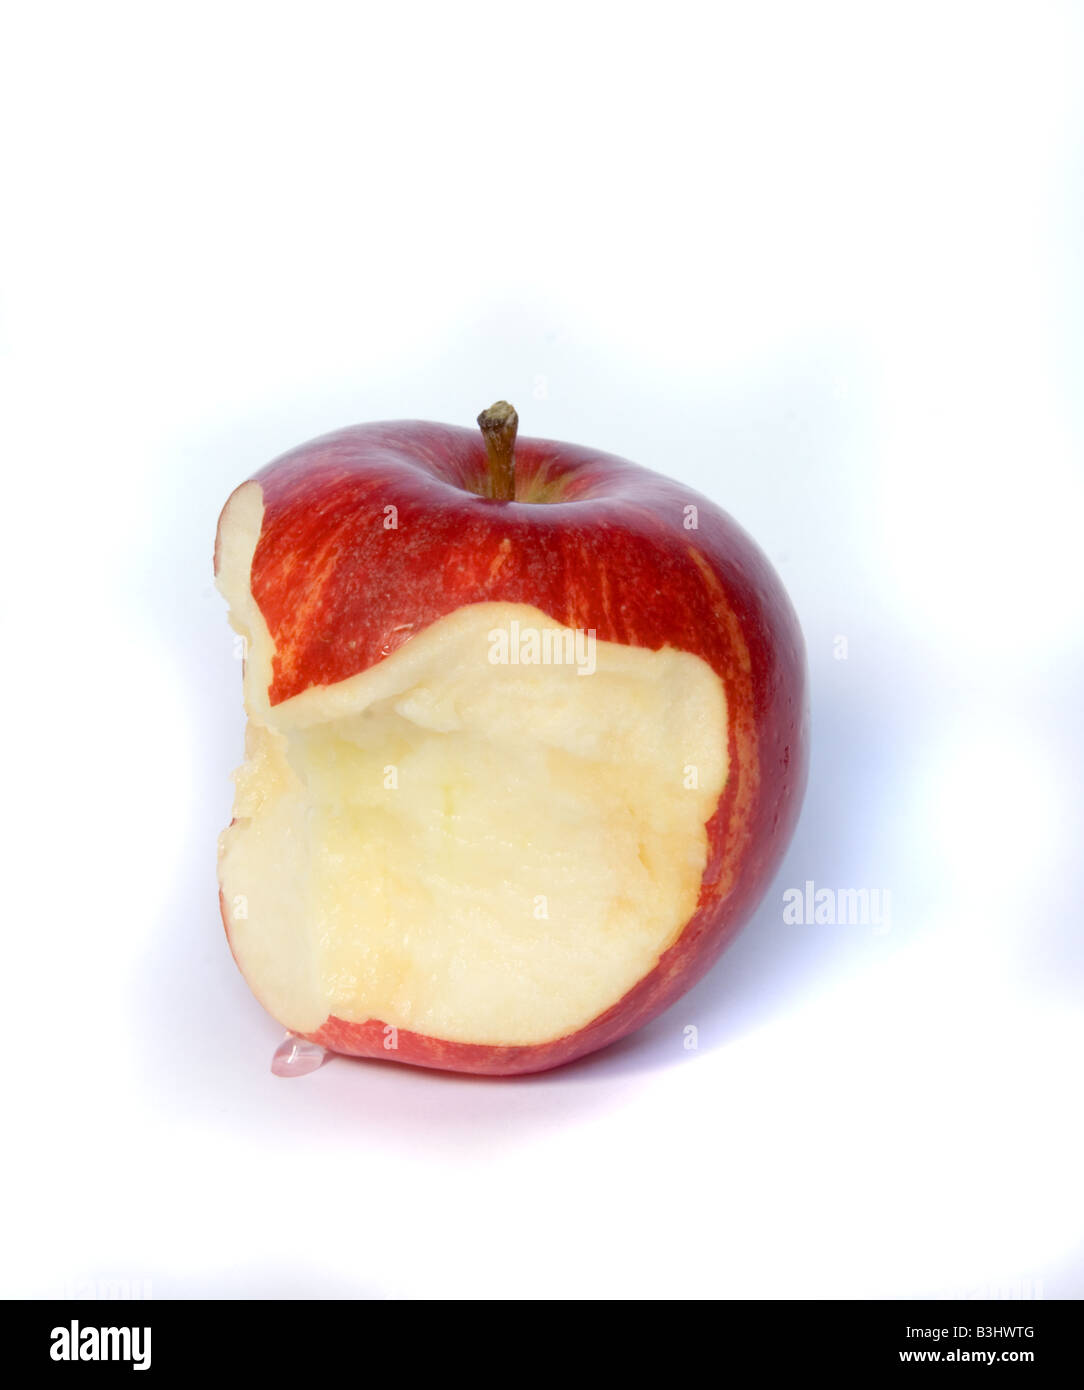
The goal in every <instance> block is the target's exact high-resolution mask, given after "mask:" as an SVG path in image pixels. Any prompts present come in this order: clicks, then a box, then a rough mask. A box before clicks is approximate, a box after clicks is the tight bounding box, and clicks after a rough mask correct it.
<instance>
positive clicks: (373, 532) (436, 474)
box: [215, 403, 807, 1075]
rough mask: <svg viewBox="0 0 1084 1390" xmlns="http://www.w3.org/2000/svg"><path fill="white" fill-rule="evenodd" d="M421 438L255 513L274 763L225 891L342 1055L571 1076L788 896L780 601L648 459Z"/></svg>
mask: <svg viewBox="0 0 1084 1390" xmlns="http://www.w3.org/2000/svg"><path fill="white" fill-rule="evenodd" d="M479 423H480V425H482V434H481V435H480V434H477V433H475V432H474V431H470V430H465V429H459V428H455V427H453V426H449V425H437V424H427V423H423V422H419V421H403V422H395V423H387V424H373V425H362V426H357V427H355V428H351V429H345V430H341V431H339V432H338V433H335V434H330V435H326V436H325V437H324V438H322V439H318V440H315V441H314V442H312V443H310V444H305V445H303V446H302V447H301V448H298V449H295V450H294V451H293V452H291V453H288V454H286V455H284V456H283V457H282V458H280V459H278V460H277V461H276V462H274V463H272V464H270V465H269V466H268V467H267V468H265V469H264V470H263V471H262V472H261V473H259V474H257V476H256V477H255V479H253V480H252V481H251V482H247V483H244V484H242V486H241V487H239V488H238V489H237V490H236V491H235V492H234V493H233V494H232V496H231V497H230V498H229V500H228V501H227V503H226V506H225V508H224V509H223V512H222V516H221V518H220V520H219V527H218V537H217V542H216V546H215V573H216V575H217V580H218V584H219V587H220V589H221V590H222V592H223V594H224V595H225V597H226V599H227V600H228V602H229V605H230V619H231V623H232V624H233V626H234V628H235V629H236V630H237V631H239V632H240V633H242V634H243V635H244V637H245V639H246V646H247V660H246V663H245V677H244V685H245V703H246V709H247V711H248V718H249V722H248V730H247V734H246V762H245V763H244V765H243V766H242V767H241V769H240V770H239V771H238V773H237V775H236V776H237V784H238V785H237V797H236V804H235V808H234V820H233V822H232V823H231V825H230V827H229V829H228V830H226V831H225V832H224V834H223V836H222V840H221V845H220V856H219V868H220V884H221V894H220V898H221V905H222V915H223V920H224V922H225V925H226V932H227V935H228V938H229V941H230V945H231V949H232V951H233V954H234V957H235V959H236V961H237V964H238V966H239V967H240V969H241V970H242V972H243V973H244V975H245V977H246V979H247V980H248V983H249V985H250V987H251V988H252V990H253V992H254V993H255V994H256V996H257V998H258V999H259V1000H260V1001H261V1002H262V1003H263V1005H264V1006H265V1008H266V1009H267V1010H268V1011H269V1012H270V1013H271V1014H272V1015H273V1016H274V1017H275V1018H277V1019H278V1020H279V1022H280V1023H282V1024H283V1025H284V1026H285V1027H286V1028H287V1029H289V1030H290V1031H292V1032H294V1033H295V1034H298V1035H299V1036H302V1037H305V1038H309V1039H312V1040H313V1041H315V1042H318V1043H321V1044H323V1045H324V1046H325V1047H327V1048H329V1049H331V1050H333V1051H336V1052H341V1053H347V1054H350V1055H354V1056H363V1057H382V1058H387V1059H390V1060H395V1061H400V1062H411V1063H415V1064H417V1065H421V1066H430V1067H442V1068H447V1069H450V1070H454V1071H464V1072H480V1073H488V1074H491V1075H511V1074H514V1073H520V1072H534V1071H542V1070H544V1069H546V1068H549V1067H555V1066H558V1065H560V1064H561V1063H564V1062H569V1061H571V1060H572V1059H573V1058H576V1057H581V1056H583V1055H584V1054H585V1053H588V1052H592V1051H594V1050H596V1049H598V1048H601V1047H605V1046H606V1045H607V1044H608V1043H611V1042H614V1041H615V1040H616V1039H618V1038H621V1037H623V1036H625V1035H626V1034H627V1033H630V1032H631V1031H632V1030H633V1029H635V1028H638V1027H640V1025H641V1024H643V1023H646V1022H647V1021H648V1020H649V1019H651V1018H653V1017H654V1016H655V1015H656V1014H658V1013H659V1012H660V1011H661V1010H663V1009H665V1008H666V1007H667V1006H668V1005H669V1004H671V1003H673V1001H674V1000H675V999H677V998H678V997H679V995H681V994H682V993H683V992H684V991H685V990H687V989H689V987H690V986H691V985H692V984H694V983H695V982H696V980H698V979H699V978H700V976H701V975H703V973H704V972H705V971H706V970H707V969H708V967H709V966H710V965H711V964H712V962H713V961H714V960H715V959H716V957H717V956H718V955H719V952H720V951H721V950H722V949H723V947H724V946H725V945H726V944H727V943H728V942H729V941H730V940H731V939H732V937H733V936H734V934H735V933H736V932H737V931H738V929H739V928H740V927H741V926H742V925H743V923H744V922H745V921H746V920H747V919H748V918H749V916H750V914H751V913H752V911H753V909H754V908H755V907H756V905H757V903H758V901H759V899H760V898H761V897H762V896H763V894H764V892H765V890H766V889H767V886H768V883H769V881H770V879H771V877H772V875H773V873H774V872H775V870H776V868H777V866H778V864H779V861H780V858H781V856H782V854H783V851H784V849H785V847H786V845H787V842H788V840H789V838H790V835H791V832H792V830H793V827H794V823H795V820H796V818H797V815H798V810H799V805H800V802H801V797H802V792H803V789H804V784H805V776H806V758H807V747H806V745H807V717H806V692H805V658H804V650H803V644H802V638H801V633H800V631H799V628H798V623H797V621H796V619H795V616H794V612H793V610H792V608H791V605H790V603H789V601H788V599H787V597H786V594H785V593H784V591H783V588H782V585H781V584H780V581H779V579H778V578H777V576H776V575H775V573H774V571H773V570H772V568H771V566H770V565H769V564H768V562H767V560H766V559H765V558H764V556H763V555H762V553H761V552H760V550H758V548H757V547H756V545H755V544H754V543H753V541H752V540H750V538H749V537H748V536H747V535H746V534H745V532H744V531H742V530H741V528H740V527H739V526H738V525H737V524H736V523H735V522H734V521H733V520H731V518H730V517H729V516H727V515H726V514H725V513H724V512H722V511H720V510H719V508H718V507H716V506H715V505H713V504H712V503H711V502H709V501H708V500H706V499H705V498H703V497H701V496H699V495H698V494H696V493H694V492H691V491H690V490H689V489H688V488H685V487H681V486H679V485H678V484H676V483H673V482H670V481H668V480H667V479H665V478H662V477H660V476H658V475H657V474H654V473H651V472H648V471H646V470H645V469H642V468H639V467H637V466H636V465H635V464H632V463H627V462H625V461H624V460H623V459H619V458H614V457H612V456H610V455H609V454H603V453H599V452H597V451H595V450H592V449H583V448H579V447H577V446H575V445H571V444H557V443H553V442H550V441H547V440H541V439H523V440H520V441H519V442H518V444H517V443H516V441H515V428H516V418H515V412H514V411H512V410H511V407H508V406H505V405H504V404H503V403H501V404H500V405H499V406H496V407H493V408H492V409H491V410H490V411H486V412H483V414H482V416H481V417H479Z"/></svg>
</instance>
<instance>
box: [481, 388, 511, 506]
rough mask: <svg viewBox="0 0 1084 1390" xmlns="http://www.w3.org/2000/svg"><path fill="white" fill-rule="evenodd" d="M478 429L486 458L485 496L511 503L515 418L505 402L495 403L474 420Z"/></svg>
mask: <svg viewBox="0 0 1084 1390" xmlns="http://www.w3.org/2000/svg"><path fill="white" fill-rule="evenodd" d="M478 428H479V429H480V430H481V431H482V438H483V439H484V440H485V442H486V454H487V455H488V457H489V472H488V475H487V478H486V482H487V488H486V492H485V496H487V497H491V498H493V500H494V501H496V502H514V501H515V497H516V431H517V430H518V429H519V416H518V415H517V414H516V412H515V408H514V407H513V406H510V405H509V404H508V402H507V401H497V402H496V404H494V405H491V406H490V407H489V409H488V410H483V411H482V413H481V415H479V416H478Z"/></svg>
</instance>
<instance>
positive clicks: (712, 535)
mask: <svg viewBox="0 0 1084 1390" xmlns="http://www.w3.org/2000/svg"><path fill="white" fill-rule="evenodd" d="M485 468H486V454H485V449H484V446H483V442H482V439H481V436H480V435H479V434H478V433H476V432H474V431H471V430H465V429H459V428H456V427H454V426H449V425H438V424H430V423H426V422H422V421H397V422H390V423H383V424H373V425H362V426H357V427H354V428H350V429H345V430H341V431H339V432H337V433H335V434H330V435H326V436H325V437H323V438H321V439H317V440H314V441H313V442H311V443H309V444H305V445H303V446H301V447H300V448H298V449H295V450H293V451H292V452H290V453H288V454H285V455H283V457H281V458H279V459H278V460H276V461H275V462H274V463H272V464H270V465H269V466H268V467H267V468H265V469H264V470H263V471H262V472H260V473H258V474H257V475H256V481H258V482H259V483H260V485H261V486H262V488H263V496H264V506H265V512H264V520H263V530H262V532H261V535H260V539H259V542H258V544H257V547H256V553H255V556H254V558H253V563H252V576H251V578H252V592H253V595H254V596H255V599H256V601H257V603H258V604H259V607H260V610H261V612H262V614H263V616H264V618H265V620H266V622H267V625H268V628H269V630H270V632H271V636H272V638H273V639H274V643H275V658H274V664H273V675H272V685H271V690H270V700H271V703H272V704H273V705H274V704H278V703H279V702H280V701H282V700H286V699H288V698H290V697H291V696H293V695H297V694H300V693H301V692H302V691H304V690H307V689H308V688H309V687H310V686H316V685H330V684H332V683H334V682H337V681H341V680H345V679H346V678H347V677H349V676H352V675H355V674H356V673H357V672H359V671H363V670H366V669H367V668H368V667H370V666H373V665H374V664H376V663H377V662H379V661H381V660H382V659H383V658H384V657H386V656H388V655H390V654H391V653H392V652H393V651H395V650H396V649H397V648H398V647H401V646H402V645H403V643H404V642H407V641H409V639H410V638H411V637H412V636H414V635H415V634H416V633H418V632H420V631H421V630H422V629H423V628H425V627H427V626H428V625H429V624H431V623H433V622H435V621H437V619H439V618H442V617H444V616H445V615H446V614H449V613H452V612H454V611H455V610H456V609H458V608H460V607H462V606H463V605H464V604H468V603H481V602H507V603H522V604H530V605H532V606H533V607H535V608H538V609H541V610H542V611H543V612H544V613H546V614H547V615H548V616H549V617H551V618H552V619H553V620H554V621H556V622H559V623H564V624H565V625H566V626H568V627H571V628H585V629H591V628H594V629H595V632H596V635H597V637H598V639H599V640H601V641H607V642H620V643H624V644H626V645H629V646H639V647H647V648H650V649H652V650H657V649H658V648H660V647H663V646H671V647H676V648H679V649H681V650H683V651H687V652H693V653H695V654H696V655H697V656H700V657H702V658H703V659H704V660H705V661H706V662H707V663H708V665H709V666H711V668H712V669H713V670H714V671H715V672H716V673H717V674H718V676H719V677H720V679H721V680H722V682H723V684H724V688H725V691H726V698H727V705H728V710H729V713H730V725H731V727H730V736H729V755H730V772H729V776H728V779H727V784H726V787H725V789H724V791H723V795H722V796H721V798H720V801H719V804H718V806H717V807H716V810H715V813H714V815H713V816H712V818H711V820H710V821H709V822H708V827H707V828H708V858H707V863H706V865H705V868H704V874H703V878H702V880H701V885H700V897H699V902H698V905H697V909H696V912H695V913H694V915H693V916H692V917H691V918H690V920H689V921H688V923H687V924H686V926H685V928H684V930H683V931H682V933H681V935H680V936H679V937H678V939H677V940H676V941H675V942H674V944H673V945H672V946H671V947H670V948H669V949H668V950H667V951H666V952H665V953H664V954H663V956H662V957H661V958H660V960H659V962H658V965H657V966H656V967H655V969H654V970H652V971H651V973H650V974H649V975H647V976H645V977H644V978H643V979H642V980H641V981H640V982H639V983H638V984H637V985H636V986H634V988H633V989H631V990H629V992H628V993H627V994H626V995H625V996H624V997H623V998H622V999H620V1000H619V1001H618V1002H617V1003H616V1004H614V1005H613V1007H611V1008H610V1009H608V1010H607V1011H606V1012H605V1013H603V1014H601V1015H599V1016H598V1017H597V1018H595V1019H594V1020H593V1021H592V1022H591V1023H589V1024H588V1025H587V1026H586V1027H584V1028H582V1029H579V1030H578V1031H577V1032H575V1033H569V1034H567V1035H566V1036H564V1037H559V1038H556V1039H553V1040H552V1041H549V1042H545V1043H539V1044H535V1045H531V1046H516V1047H502V1046H478V1045H474V1044H469V1043H462V1042H448V1041H442V1040H441V1039H439V1038H433V1037H427V1036H425V1035H423V1034H419V1033H411V1032H407V1031H406V1030H403V1029H400V1030H399V1031H398V1034H397V1036H396V1034H395V1033H394V1032H392V1030H390V1029H386V1028H385V1025H384V1023H383V1022H382V1021H381V1020H377V1019H370V1020H368V1021H367V1022H365V1023H349V1022H345V1021H344V1020H342V1019H339V1018H336V1017H334V1016H330V1017H329V1018H328V1019H327V1020H326V1021H325V1023H324V1024H323V1025H322V1027H321V1028H319V1029H318V1030H317V1031H316V1032H315V1033H312V1034H309V1035H308V1036H309V1037H310V1038H311V1040H312V1041H313V1042H317V1043H320V1044H322V1045H323V1046H324V1047H326V1048H329V1049H330V1050H332V1051H334V1052H339V1053H345V1054H347V1055H351V1056H357V1057H378V1058H384V1059H386V1060H391V1061H398V1062H408V1063H412V1064H414V1065H417V1066H425V1067H438V1068H442V1069H445V1070H450V1071H459V1072H474V1073H478V1074H484V1075H490V1076H512V1075H517V1074H522V1073H527V1072H538V1071H545V1070H547V1069H549V1068H552V1067H557V1066H560V1065H562V1064H563V1063H566V1062H571V1061H573V1060H574V1059H575V1058H577V1057H582V1056H584V1055H585V1054H586V1053H589V1052H594V1051H596V1050H598V1049H599V1048H602V1047H606V1046H607V1045H608V1044H609V1043H612V1042H615V1041H617V1039H619V1038H622V1037H624V1036H626V1035H627V1034H628V1033H631V1032H632V1031H633V1030H634V1029H636V1028H639V1027H641V1026H642V1025H643V1024H645V1023H647V1022H648V1021H649V1020H650V1019H652V1018H654V1017H655V1016H656V1015H657V1014H659V1013H661V1012H662V1010H663V1009H665V1008H667V1006H668V1005H670V1004H672V1003H673V1002H674V1000H676V999H677V998H678V997H679V996H680V995H682V994H684V993H685V992H686V991H687V990H688V989H689V988H691V986H692V985H693V984H695V983H696V981H697V980H698V979H700V977H701V976H702V975H703V974H704V973H705V972H706V971H707V970H708V969H709V968H710V966H711V965H712V964H713V963H714V962H715V960H716V959H717V957H718V956H719V954H720V952H721V951H722V950H723V948H724V947H725V946H726V945H727V944H728V943H729V942H730V941H731V940H732V939H733V938H734V936H735V934H736V933H737V932H738V930H739V929H740V928H741V927H742V926H743V925H744V924H745V922H746V921H747V920H748V918H749V917H750V916H751V915H752V913H753V911H754V909H755V908H756V906H757V904H758V902H759V901H760V899H761V898H762V896H763V895H764V893H765V892H766V890H767V888H768V886H769V883H770V881H771V879H772V877H773V875H774V873H775V871H776V869H777V868H778V866H779V862H780V860H781V859H782V856H783V853H784V851H785V849H786V846H787V844H788V842H789V840H790V837H791V834H792V832H793V829H794V825H795V823H796V821H797V818H798V812H799V809H800V805H801V800H802V795H803V792H804V790H805V782H806V774H807V764H808V707H807V696H806V671H805V650H804V644H803V641H802V635H801V631H800V629H799V626H798V621H797V618H796V617H795V614H794V610H793V608H792V607H791V604H790V601H789V599H788V598H787V595H786V593H785V592H784V589H783V586H782V584H781V583H780V581H779V579H778V577H777V576H776V574H775V572H774V570H773V569H772V568H771V566H770V565H769V563H768V561H767V560H766V559H765V557H764V555H763V554H762V553H761V551H760V550H759V549H758V547H757V546H756V544H755V543H754V542H753V541H752V540H751V539H750V537H749V536H748V535H746V533H745V532H744V531H743V530H742V529H741V527H740V526H738V525H737V523H736V522H735V521H734V520H733V519H732V518H731V517H729V516H727V515H726V513H725V512H723V511H721V510H720V509H719V508H718V507H716V506H715V505H714V504H713V503H712V502H710V501H708V500H707V499H706V498H704V497H701V496H700V495H699V494H697V493H695V492H692V491H690V490H689V489H687V488H685V487H681V486H679V485H678V484H676V483H674V482H671V481H670V480H668V479H666V478H663V477H661V476H659V475H658V474H655V473H651V472H649V471H647V470H646V469H643V468H640V467H638V466H637V465H635V464H632V463H628V462H626V461H625V460H623V459H619V458H615V457H613V456H611V455H608V454H602V453H598V452H596V451H594V450H590V449H585V448H580V447H578V446H575V445H571V444H560V443H555V442H552V441H548V440H541V439H521V440H519V441H518V443H517V445H516V480H517V496H523V495H524V492H525V491H526V492H527V493H528V495H529V492H530V489H531V488H532V487H535V486H538V485H540V483H541V482H542V481H543V480H544V481H545V483H546V485H547V486H549V488H550V491H551V495H553V494H556V495H557V496H559V498H560V500H557V501H549V502H544V503H540V502H535V503H532V502H521V501H514V502H504V501H492V500H488V499H486V498H483V497H481V496H479V495H476V493H475V492H473V491H471V490H470V489H471V488H476V487H480V486H481V479H482V478H483V476H484V474H485ZM391 507H393V508H395V509H396V510H395V512H389V511H387V510H386V509H387V508H391ZM690 507H692V508H695V513H692V512H690V511H689V510H688V509H689V508H690ZM392 519H394V520H395V521H396V523H397V524H396V527H395V529H391V528H390V521H391V520H392ZM693 519H695V523H696V525H695V528H694V527H693V526H692V525H691V523H692V521H693ZM216 568H217V546H216ZM223 920H224V921H226V930H227V935H228V934H229V923H228V919H227V917H226V913H225V910H224V905H223ZM392 1043H394V1046H392V1045H391V1044H392Z"/></svg>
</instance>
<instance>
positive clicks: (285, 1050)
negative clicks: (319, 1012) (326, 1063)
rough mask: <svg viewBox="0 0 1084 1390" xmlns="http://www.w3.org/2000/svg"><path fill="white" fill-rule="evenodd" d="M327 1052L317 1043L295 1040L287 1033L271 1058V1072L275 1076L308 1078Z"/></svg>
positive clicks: (291, 1034) (300, 1039) (303, 1039)
mask: <svg viewBox="0 0 1084 1390" xmlns="http://www.w3.org/2000/svg"><path fill="white" fill-rule="evenodd" d="M326 1056H327V1052H326V1051H325V1050H324V1049H323V1048H322V1047H321V1046H320V1044H319V1043H314V1042H308V1041H306V1039H305V1038H295V1037H294V1035H293V1033H287V1034H286V1036H285V1037H284V1038H283V1040H282V1042H280V1043H279V1045H278V1047H276V1048H275V1055H274V1056H273V1057H272V1058H271V1070H272V1071H273V1072H274V1074H275V1075H276V1076H308V1074H309V1072H310V1071H315V1070H316V1069H317V1067H319V1066H320V1065H321V1064H322V1063H323V1060H324V1058H325V1057H326Z"/></svg>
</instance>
